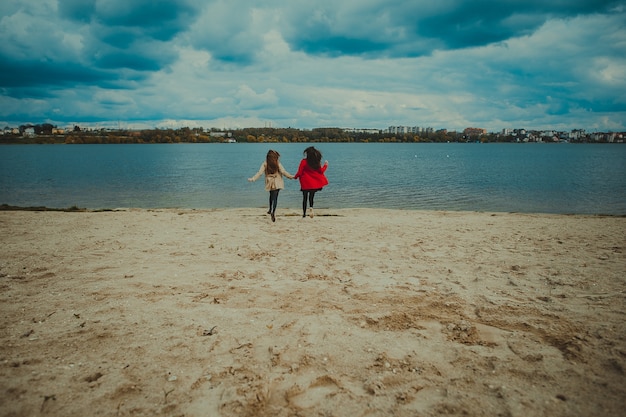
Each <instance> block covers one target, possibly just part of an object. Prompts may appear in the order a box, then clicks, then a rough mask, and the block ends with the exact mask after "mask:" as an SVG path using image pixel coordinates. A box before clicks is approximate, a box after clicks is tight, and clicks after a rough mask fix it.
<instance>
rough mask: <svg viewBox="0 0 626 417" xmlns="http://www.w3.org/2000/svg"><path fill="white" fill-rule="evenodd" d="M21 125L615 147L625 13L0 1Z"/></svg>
mask: <svg viewBox="0 0 626 417" xmlns="http://www.w3.org/2000/svg"><path fill="white" fill-rule="evenodd" d="M257 3H258V4H259V5H255V4H257ZM251 5H254V6H251ZM24 123H35V124H39V123H52V124H54V125H58V126H60V127H65V126H68V125H72V124H75V123H78V124H80V125H81V126H101V127H105V126H118V125H121V126H122V127H130V128H154V127H183V126H189V127H205V128H209V127H217V128H241V127H263V126H273V127H295V128H300V129H309V128H315V127H343V128H348V127H355V128H381V129H382V128H387V127H388V126H391V125H406V126H422V127H433V128H435V129H442V128H447V129H449V130H460V129H464V128H466V127H469V126H473V127H482V128H486V129H488V130H489V131H493V132H495V131H500V130H501V129H503V128H527V129H557V130H571V129H576V128H582V129H587V131H625V130H626V0H620V1H605V0H472V1H470V0H437V1H433V0H266V1H263V2H252V1H249V0H2V1H1V2H0V127H4V126H5V125H9V126H16V125H19V124H24Z"/></svg>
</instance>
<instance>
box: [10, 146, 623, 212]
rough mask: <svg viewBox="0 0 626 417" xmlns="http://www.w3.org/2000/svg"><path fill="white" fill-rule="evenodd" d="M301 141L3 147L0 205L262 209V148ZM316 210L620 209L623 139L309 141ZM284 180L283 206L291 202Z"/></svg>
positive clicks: (295, 195)
mask: <svg viewBox="0 0 626 417" xmlns="http://www.w3.org/2000/svg"><path fill="white" fill-rule="evenodd" d="M306 146H307V145H306V144H239V143H238V144H177V145H172V144H169V145H82V146H81V145H73V146H72V145H15V146H0V204H1V203H5V204H11V205H17V206H47V207H55V208H66V207H70V206H78V207H86V208H93V209H97V208H118V207H140V208H165V207H168V208H173V207H177V208H232V207H262V206H265V205H266V204H267V199H268V193H267V192H265V191H264V190H263V181H262V179H260V180H259V181H257V182H256V183H248V182H247V180H246V179H247V178H248V177H251V176H252V175H253V174H254V173H256V171H257V170H258V168H259V166H260V165H261V162H262V161H263V160H264V158H265V154H266V153H267V151H268V150H269V149H276V150H278V151H279V152H280V153H281V155H282V156H281V161H282V163H283V165H284V166H285V168H286V169H287V170H288V171H289V172H291V173H292V174H294V173H295V171H296V168H297V166H298V163H299V161H300V159H301V158H302V151H303V150H304V148H305V147H306ZM315 146H316V147H318V148H319V149H320V150H321V151H322V153H323V154H324V159H328V161H329V164H330V166H329V168H328V171H327V176H328V178H329V181H330V185H329V186H328V187H327V188H325V189H324V190H323V191H322V192H321V193H318V194H317V195H316V206H317V207H319V208H346V207H382V208H398V209H415V210H468V211H514V212H542V213H580V214H621V215H623V214H626V146H625V145H621V144H614V145H612V144H597V145H582V144H456V143H455V144H349V143H336V144H330V143H320V144H316V145H315ZM300 206H301V194H300V191H299V184H298V182H297V181H290V180H286V189H285V190H283V191H281V193H280V197H279V209H280V208H298V209H299V208H300Z"/></svg>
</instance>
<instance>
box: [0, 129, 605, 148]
mask: <svg viewBox="0 0 626 417" xmlns="http://www.w3.org/2000/svg"><path fill="white" fill-rule="evenodd" d="M20 130H21V129H20ZM34 131H35V133H34V134H30V135H29V134H24V133H23V132H20V134H6V133H5V134H4V135H2V136H0V143H2V144H109V143H115V144H120V143H222V142H228V141H236V142H244V143H256V142H261V143H264V142H269V143H271V142H283V143H290V142H294V143H300V142H362V143H363V142H405V143H406V142H410V143H417V142H440V143H441V142H521V141H528V136H525V137H518V136H515V135H502V134H497V133H487V134H481V135H467V134H464V133H462V132H448V131H446V130H439V131H435V132H427V133H420V134H390V133H385V132H383V131H381V132H379V133H372V132H371V131H369V132H354V131H352V130H344V129H341V128H317V129H311V130H300V129H294V128H271V127H263V128H245V129H237V130H230V131H218V130H209V131H205V130H204V129H202V128H188V127H184V128H181V129H146V130H106V129H102V130H81V129H80V128H78V127H75V128H74V129H73V130H72V131H65V132H62V133H52V131H51V129H50V127H49V126H46V129H34ZM531 138H532V139H531V141H537V140H538V139H542V141H544V142H553V141H556V138H554V137H552V138H539V137H537V136H535V137H532V136H531ZM587 141H589V140H588V138H581V139H579V140H576V142H587ZM593 142H598V140H597V139H596V140H593Z"/></svg>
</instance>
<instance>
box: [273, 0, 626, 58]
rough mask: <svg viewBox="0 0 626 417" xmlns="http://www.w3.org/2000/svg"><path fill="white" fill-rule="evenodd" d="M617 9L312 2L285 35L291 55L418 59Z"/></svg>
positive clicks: (481, 2)
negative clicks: (294, 52)
mask: <svg viewBox="0 0 626 417" xmlns="http://www.w3.org/2000/svg"><path fill="white" fill-rule="evenodd" d="M324 4H326V6H325V5H324ZM620 4H623V2H620V1H606V0H578V1H576V0H574V1H566V0H561V1H552V2H546V1H532V0H531V1H520V0H514V1H496V0H476V1H462V0H456V1H448V2H431V1H426V0H421V1H415V0H410V1H396V2H393V3H390V2H385V1H379V2H365V3H359V2H346V3H341V4H337V5H335V4H334V3H318V2H311V3H310V4H309V5H308V6H307V7H303V8H298V9H292V10H289V11H288V12H287V13H288V15H287V19H286V22H285V23H286V24H287V30H286V31H285V33H286V39H287V41H288V42H289V43H290V45H291V46H292V48H293V49H295V50H302V51H304V52H306V53H310V54H318V53H322V54H330V55H344V54H347V55H365V56H372V57H376V56H395V57H399V56H418V55H424V54H430V53H432V52H433V51H434V50H439V49H442V50H445V49H463V48H468V47H475V46H485V45H489V44H493V43H496V42H502V41H506V40H507V39H510V38H512V37H519V36H525V35H528V34H530V33H532V32H533V31H534V30H536V29H537V28H539V27H540V26H542V25H543V24H544V23H545V22H546V21H547V20H548V19H551V18H568V17H575V16H577V15H579V14H582V13H585V14H589V13H610V12H611V10H612V9H614V8H616V7H617V6H619V5H620ZM344 5H347V6H344Z"/></svg>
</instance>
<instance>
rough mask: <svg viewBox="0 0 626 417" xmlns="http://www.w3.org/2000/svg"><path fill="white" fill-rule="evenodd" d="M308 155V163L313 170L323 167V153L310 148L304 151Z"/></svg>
mask: <svg viewBox="0 0 626 417" xmlns="http://www.w3.org/2000/svg"><path fill="white" fill-rule="evenodd" d="M304 154H305V155H306V163H307V164H308V165H309V166H310V167H311V168H312V169H320V168H321V167H322V153H321V152H320V151H318V150H317V149H315V148H314V147H313V146H309V147H308V148H306V149H305V150H304Z"/></svg>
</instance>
